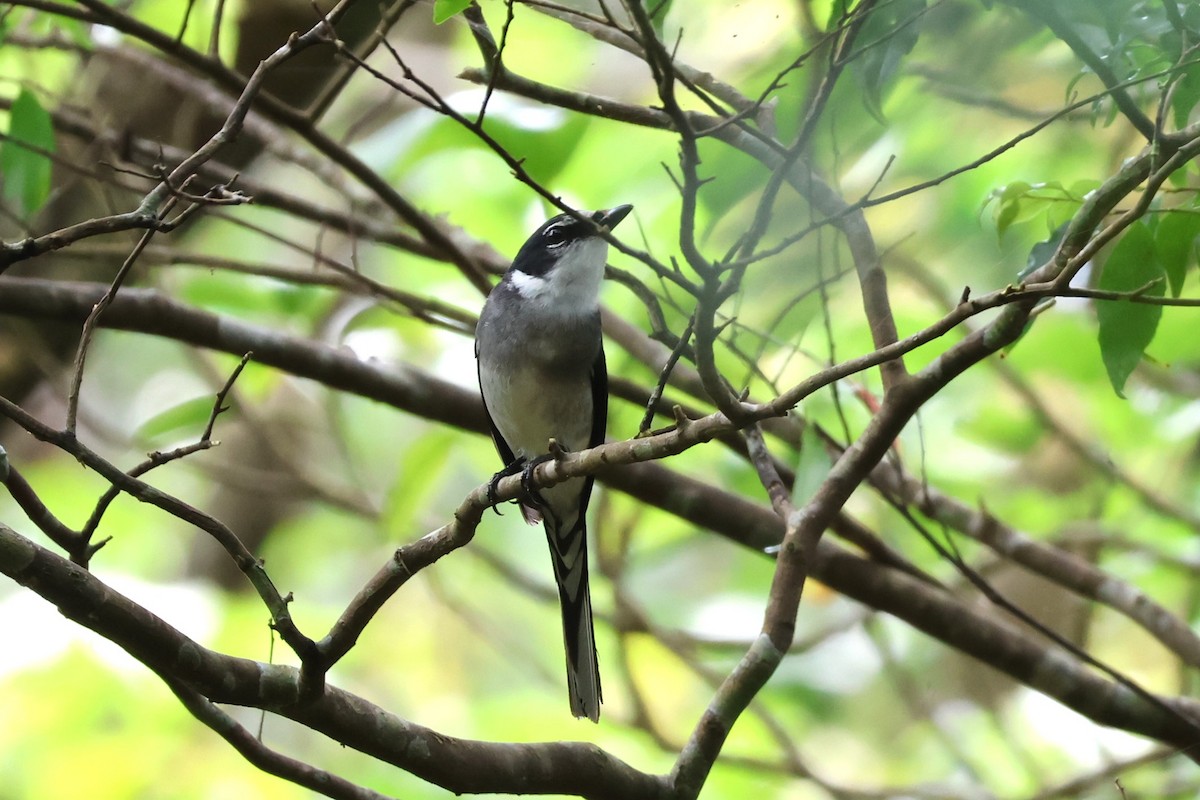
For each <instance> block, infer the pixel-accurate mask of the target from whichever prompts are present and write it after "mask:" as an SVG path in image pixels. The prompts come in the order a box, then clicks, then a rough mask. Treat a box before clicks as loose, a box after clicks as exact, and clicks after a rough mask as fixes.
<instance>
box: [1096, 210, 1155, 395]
mask: <svg viewBox="0 0 1200 800" xmlns="http://www.w3.org/2000/svg"><path fill="white" fill-rule="evenodd" d="M1163 277H1164V273H1163V267H1162V264H1161V263H1159V260H1158V257H1157V253H1156V252H1155V247H1154V236H1153V234H1152V233H1151V231H1150V227H1149V226H1148V225H1146V224H1145V223H1142V222H1138V223H1136V224H1134V225H1131V226H1130V227H1129V230H1127V231H1126V232H1125V236H1124V237H1122V239H1121V241H1120V242H1118V243H1117V246H1116V247H1114V248H1113V251H1112V255H1110V256H1109V257H1108V261H1107V262H1106V263H1105V264H1104V272H1102V273H1101V275H1100V282H1099V288H1100V289H1102V290H1105V291H1110V292H1134V291H1137V290H1139V289H1143V288H1144V287H1146V285H1147V284H1149V283H1150V282H1151V281H1154V280H1156V279H1157V281H1158V282H1157V283H1154V284H1153V285H1151V286H1150V287H1149V288H1148V289H1145V290H1144V291H1143V292H1142V294H1143V295H1144V296H1148V297H1162V296H1163V294H1164V292H1165V290H1166V287H1165V286H1164V284H1165V281H1164V280H1162V278H1163ZM1096 317H1097V318H1098V319H1099V322H1100V335H1099V342H1100V358H1101V359H1102V360H1103V361H1104V368H1105V369H1106V370H1107V371H1108V379H1109V381H1111V382H1112V386H1113V389H1114V390H1115V391H1116V393H1117V396H1119V397H1124V396H1125V393H1124V389H1125V382H1126V381H1127V380H1128V379H1129V375H1130V374H1131V373H1132V372H1133V370H1134V368H1135V367H1136V366H1137V365H1138V362H1140V361H1141V360H1142V356H1143V355H1144V354H1145V352H1146V347H1147V346H1148V345H1149V344H1150V342H1151V341H1152V340H1153V339H1154V333H1155V331H1156V330H1158V322H1159V320H1160V319H1161V318H1162V306H1157V305H1148V304H1146V303H1134V302H1131V301H1129V300H1099V301H1097V302H1096Z"/></svg>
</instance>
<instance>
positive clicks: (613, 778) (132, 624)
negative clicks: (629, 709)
mask: <svg viewBox="0 0 1200 800" xmlns="http://www.w3.org/2000/svg"><path fill="white" fill-rule="evenodd" d="M0 572H3V573H4V574H5V575H7V576H9V577H10V578H12V579H13V580H15V581H16V582H17V583H19V584H21V585H22V586H26V587H28V588H29V589H31V590H33V591H34V592H36V593H37V594H39V595H40V596H42V597H43V598H44V599H46V600H47V601H49V602H51V603H53V604H54V605H55V606H57V607H58V609H59V611H60V612H61V613H62V614H63V616H65V617H67V618H68V619H70V620H72V621H74V622H77V623H78V624H80V625H82V626H84V627H86V628H88V629H90V630H93V631H95V632H96V633H99V634H100V635H102V636H104V637H105V638H107V639H109V640H111V641H113V642H115V643H116V644H118V645H120V646H121V647H122V648H124V649H125V650H126V651H127V652H128V653H129V654H130V655H132V656H133V657H134V658H136V659H137V660H138V661H140V662H142V663H143V664H145V665H146V666H148V667H150V668H151V669H152V670H154V671H155V672H157V673H159V674H160V675H164V676H169V677H170V678H173V679H175V680H177V681H179V682H181V683H183V684H184V685H186V686H187V687H189V688H190V689H192V690H193V691H195V692H198V693H199V694H201V695H203V696H204V697H205V698H207V699H208V700H209V701H210V702H214V703H229V704H233V705H240V706H248V707H252V708H261V709H265V710H267V711H272V712H275V713H278V714H281V715H283V716H285V717H288V718H289V719H293V720H295V721H296V722H299V723H301V724H303V725H307V726H308V727H310V728H312V729H313V730H315V731H318V732H320V733H323V734H325V735H327V736H329V737H331V738H333V739H334V740H336V741H338V742H341V743H342V744H344V745H346V746H347V747H352V748H354V749H355V750H358V751H360V752H363V753H366V754H367V755H370V756H373V757H375V758H378V759H380V760H381V761H385V762H387V763H389V764H393V765H395V766H397V767H400V768H401V769H404V770H407V771H409V772H411V773H412V774H414V775H416V776H418V777H420V778H422V779H424V780H427V781H429V782H431V783H434V784H437V785H438V786H442V787H444V788H446V789H449V790H450V791H452V792H455V793H456V794H462V793H480V792H492V793H512V794H520V793H526V794H573V795H579V796H581V797H588V798H596V800H607V799H609V798H611V799H613V800H616V798H629V797H639V798H655V797H665V796H666V792H665V782H664V781H663V779H662V778H660V777H657V776H654V775H647V774H645V773H642V772H639V771H637V770H635V769H633V768H632V767H630V766H629V765H628V764H626V763H624V762H623V761H620V760H619V759H617V758H614V757H613V756H611V755H609V754H608V753H606V752H605V751H603V750H601V749H600V748H598V747H596V746H595V745H591V744H585V743H580V742H543V743H536V744H504V743H494V742H482V741H474V740H469V739H457V738H454V737H452V736H446V735H444V734H440V733H437V732H436V731H432V730H430V729H428V728H424V727H422V726H420V725H416V724H414V723H412V722H409V721H407V720H404V719H401V718H400V717H397V716H395V715H394V714H390V713H388V712H386V711H384V710H383V709H381V708H379V707H378V706H376V705H374V704H372V703H370V702H369V701H367V700H365V699H363V698H362V697H358V696H357V695H353V694H351V693H349V692H346V691H343V690H341V689H337V688H335V687H333V686H328V687H326V691H325V693H324V695H322V696H321V697H320V698H319V699H317V700H315V701H314V702H311V703H305V702H303V701H302V700H301V677H300V672H299V671H298V670H296V669H295V668H293V667H286V666H280V665H274V664H263V663H260V662H258V661H251V660H249V659H245V658H236V657H234V656H228V655H224V654H222V653H218V652H215V651H213V650H209V649H208V648H206V647H204V646H202V645H200V644H199V643H197V642H195V641H194V640H192V639H190V638H188V637H187V636H185V635H184V634H182V633H181V632H180V631H178V630H176V629H175V628H173V627H172V626H170V625H169V624H167V623H166V622H165V621H164V620H163V619H162V618H160V617H158V616H156V615H155V614H153V613H151V612H150V611H148V610H147V609H145V608H143V607H141V606H139V605H137V604H136V603H134V602H133V601H132V600H130V599H129V598H127V597H125V596H124V595H122V594H120V593H119V592H116V591H114V590H113V589H112V588H110V587H109V586H107V585H106V584H104V583H103V582H101V581H100V580H99V579H98V578H96V576H94V575H92V574H91V573H89V572H87V571H86V570H84V569H81V568H80V567H78V566H76V565H74V564H72V563H71V562H70V561H67V560H66V559H64V558H62V557H60V556H57V555H55V554H54V553H52V552H50V551H49V550H46V549H45V548H43V547H39V546H38V545H36V544H34V543H33V542H31V541H29V540H28V539H26V538H24V537H23V536H21V535H19V534H17V533H16V532H14V531H13V530H12V529H11V528H9V527H7V526H6V525H3V524H0Z"/></svg>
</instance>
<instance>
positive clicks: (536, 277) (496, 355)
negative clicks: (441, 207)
mask: <svg viewBox="0 0 1200 800" xmlns="http://www.w3.org/2000/svg"><path fill="white" fill-rule="evenodd" d="M631 209H632V206H628V205H624V206H617V207H616V208H613V209H609V210H607V211H596V212H594V213H590V214H587V213H583V214H581V216H582V217H584V219H579V218H576V217H574V216H572V215H570V214H560V215H559V216H557V217H554V218H553V219H551V220H549V221H547V222H546V223H545V224H544V225H542V226H541V227H540V228H538V229H537V230H536V231H534V233H533V235H532V236H530V237H529V239H528V241H526V242H525V244H524V245H523V246H522V247H521V249H520V251H519V252H518V253H517V257H516V258H515V259H514V260H513V263H512V267H510V268H509V270H508V272H506V273H505V275H504V278H503V280H501V281H500V283H499V284H498V285H497V286H496V288H495V289H493V290H492V293H491V294H490V295H489V296H488V299H487V302H486V303H485V304H484V307H483V312H482V313H481V314H480V316H479V325H478V327H477V328H476V329H475V357H476V360H477V366H478V368H479V388H480V391H481V392H482V394H483V405H484V408H485V409H486V410H487V414H488V420H489V422H490V423H491V429H492V439H493V440H494V441H495V443H496V449H497V450H498V451H499V452H500V457H501V458H502V459H503V460H504V465H505V468H504V469H503V470H501V471H500V472H498V473H497V474H496V478H497V479H498V478H499V477H501V476H503V475H512V474H516V473H517V472H521V471H524V475H525V480H526V482H528V478H529V474H530V472H529V470H530V469H531V468H532V466H533V465H535V464H538V463H542V462H543V461H545V460H546V459H547V458H549V455H548V452H549V449H550V446H549V442H550V440H551V439H554V440H555V441H556V442H557V443H558V444H559V445H560V446H561V447H562V448H563V449H564V450H568V451H579V450H584V449H587V448H589V447H595V446H596V445H598V444H602V443H603V442H604V428H605V423H606V421H607V418H608V373H607V372H606V370H605V366H604V346H603V341H602V339H601V333H600V282H601V281H602V280H603V278H604V264H605V260H606V259H607V257H608V243H607V242H606V241H605V240H604V239H603V238H602V237H601V236H600V232H601V230H611V229H612V228H613V227H615V226H616V225H617V223H619V222H620V221H621V220H623V219H624V218H625V217H626V215H627V214H629V212H630V210H631ZM494 480H495V479H494ZM591 493H592V478H591V477H590V476H589V477H586V478H571V479H570V480H566V481H563V482H562V483H560V484H558V485H556V486H552V487H550V488H548V489H542V490H540V491H537V492H528V493H527V497H525V498H523V499H522V506H521V512H522V514H524V516H525V520H526V521H527V522H529V523H530V524H533V523H536V522H537V521H538V520H539V519H541V520H543V521H544V523H545V529H546V539H547V541H548V542H549V544H550V555H551V559H552V561H553V564H554V580H555V583H557V584H558V597H559V602H560V604H561V606H562V622H563V639H564V641H565V644H566V651H567V691H568V694H569V696H570V700H571V713H572V714H574V715H575V716H576V717H587V718H588V719H590V720H592V721H593V722H595V721H597V720H599V718H600V668H599V664H598V662H597V659H596V642H595V636H594V633H593V628H592V598H591V595H590V593H589V591H588V566H587V525H586V523H585V521H584V516H585V514H586V512H587V506H588V499H589V498H590V496H591Z"/></svg>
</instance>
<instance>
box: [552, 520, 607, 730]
mask: <svg viewBox="0 0 1200 800" xmlns="http://www.w3.org/2000/svg"><path fill="white" fill-rule="evenodd" d="M573 516H574V519H566V520H561V521H560V520H558V519H556V518H555V515H554V514H547V515H546V519H545V525H546V539H547V540H548V541H549V543H550V555H551V557H552V560H553V562H554V580H555V582H556V583H557V584H558V601H559V604H560V605H561V606H562V621H563V642H564V644H565V645H566V651H567V693H568V695H569V697H570V699H571V713H572V714H574V715H575V716H576V717H587V718H588V719H590V720H591V721H592V722H597V721H599V719H600V702H601V694H600V663H599V661H598V660H597V658H596V636H595V631H594V629H593V627H592V596H591V592H590V591H589V589H588V565H587V527H586V525H585V523H584V518H583V515H582V514H578V513H577V514H575V515H573ZM568 526H569V527H568ZM564 531H565V532H564Z"/></svg>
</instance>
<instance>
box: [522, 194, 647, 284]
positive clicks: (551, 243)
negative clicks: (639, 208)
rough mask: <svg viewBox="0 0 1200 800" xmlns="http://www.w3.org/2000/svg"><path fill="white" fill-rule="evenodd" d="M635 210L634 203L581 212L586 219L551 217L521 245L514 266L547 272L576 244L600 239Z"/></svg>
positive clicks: (533, 272) (528, 271)
mask: <svg viewBox="0 0 1200 800" xmlns="http://www.w3.org/2000/svg"><path fill="white" fill-rule="evenodd" d="M632 210H633V206H631V205H620V206H616V207H614V208H610V209H602V210H600V211H593V212H590V213H588V212H581V213H580V217H582V219H580V217H576V216H574V215H572V214H559V215H558V216H557V217H551V218H550V219H548V220H546V222H545V223H543V224H542V226H541V227H540V228H538V229H537V230H536V231H534V232H533V235H532V236H530V237H529V238H528V239H527V240H526V241H525V244H523V245H522V246H521V249H520V250H519V251H518V252H517V257H516V258H514V259H513V263H512V268H513V269H515V270H517V271H519V272H523V273H525V274H526V275H532V276H541V275H545V274H546V273H547V272H549V271H550V268H551V267H553V266H554V265H555V264H556V263H557V262H558V259H559V257H560V256H561V255H562V254H563V253H565V252H567V251H568V250H570V249H571V246H572V245H573V244H576V243H578V242H581V241H583V240H586V239H593V238H599V236H600V234H601V233H607V232H608V231H611V230H612V229H613V228H615V227H617V224H618V223H620V221H621V220H623V219H625V217H627V216H629V212H630V211H632Z"/></svg>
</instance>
